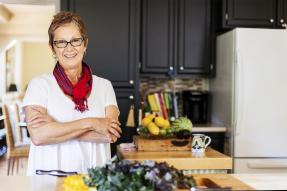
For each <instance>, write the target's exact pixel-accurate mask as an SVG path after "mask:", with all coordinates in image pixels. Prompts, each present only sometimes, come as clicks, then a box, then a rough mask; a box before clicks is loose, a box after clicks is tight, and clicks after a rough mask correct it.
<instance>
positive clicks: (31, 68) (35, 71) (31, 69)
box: [20, 42, 55, 92]
mask: <svg viewBox="0 0 287 191" xmlns="http://www.w3.org/2000/svg"><path fill="white" fill-rule="evenodd" d="M21 48H22V51H21V53H22V66H23V67H22V69H21V73H22V80H21V85H20V86H21V90H22V92H24V91H25V88H26V86H27V85H28V83H29V81H30V80H31V79H32V78H33V77H35V76H37V75H40V74H43V73H51V72H52V71H53V68H54V65H55V64H54V63H55V61H54V59H53V55H52V51H51V49H50V48H49V46H48V43H45V42H23V43H22V46H21Z"/></svg>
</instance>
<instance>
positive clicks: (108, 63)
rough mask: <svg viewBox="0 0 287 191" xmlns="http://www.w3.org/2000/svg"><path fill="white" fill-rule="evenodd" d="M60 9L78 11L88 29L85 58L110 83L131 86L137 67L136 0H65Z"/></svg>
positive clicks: (118, 85) (137, 25) (117, 85)
mask: <svg viewBox="0 0 287 191" xmlns="http://www.w3.org/2000/svg"><path fill="white" fill-rule="evenodd" d="M61 7H62V9H64V10H65V9H66V10H70V11H73V12H76V13H78V14H79V15H81V17H82V18H83V20H84V22H85V24H86V26H87V29H88V37H89V41H88V49H87V54H86V56H85V60H86V62H87V63H88V64H89V65H90V66H91V67H92V70H93V73H95V74H96V75H99V76H100V77H104V78H107V79H109V80H111V81H112V84H113V86H114V87H127V88H134V87H135V83H136V75H137V71H138V63H139V59H138V50H139V48H138V39H139V35H138V33H139V30H138V28H139V22H138V20H139V18H138V16H139V1H138V0H93V1H91V0H81V1H78V0H69V1H62V4H61Z"/></svg>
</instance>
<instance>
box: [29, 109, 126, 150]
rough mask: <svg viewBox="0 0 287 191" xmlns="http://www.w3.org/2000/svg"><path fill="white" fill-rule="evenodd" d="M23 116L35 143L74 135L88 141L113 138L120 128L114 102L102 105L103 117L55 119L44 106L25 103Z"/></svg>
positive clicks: (104, 140)
mask: <svg viewBox="0 0 287 191" xmlns="http://www.w3.org/2000/svg"><path fill="white" fill-rule="evenodd" d="M24 110H25V117H26V122H27V125H28V131H29V133H30V136H31V140H32V142H33V143H34V144H35V145H47V144H55V143H60V142H64V141H67V140H71V139H78V140H81V141H89V142H115V141H116V140H117V138H119V137H120V133H121V129H120V123H119V121H118V109H117V107H116V106H107V107H106V108H105V112H106V117H105V118H83V119H79V120H75V121H71V122H65V123H61V122H57V121H56V120H55V119H53V118H52V117H51V116H50V115H49V114H48V113H47V110H46V109H45V108H44V107H41V106H26V107H25V109H24Z"/></svg>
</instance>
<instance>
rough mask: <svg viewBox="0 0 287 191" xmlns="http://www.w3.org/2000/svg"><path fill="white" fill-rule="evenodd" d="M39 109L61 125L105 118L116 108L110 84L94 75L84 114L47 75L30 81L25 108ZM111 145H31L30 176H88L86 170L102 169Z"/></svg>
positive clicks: (64, 143) (28, 172)
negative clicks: (49, 172)
mask: <svg viewBox="0 0 287 191" xmlns="http://www.w3.org/2000/svg"><path fill="white" fill-rule="evenodd" d="M27 105H39V106H42V107H44V108H46V109H47V112H48V114H49V115H51V116H52V117H53V118H54V119H55V120H57V121H59V122H69V121H74V120H77V119H82V118H86V117H105V107H106V106H109V105H115V106H117V101H116V96H115V92H114V90H113V87H112V84H111V82H110V81H108V80H106V79H103V78H100V77H98V76H95V75H93V86H92V91H91V94H90V96H89V98H88V107H89V110H88V111H85V112H83V113H81V112H79V111H76V110H75V109H74V107H75V104H74V102H73V101H72V100H71V99H69V98H67V97H66V95H65V94H64V93H63V91H62V90H61V88H60V87H59V85H58V84H57V81H56V79H55V78H54V76H53V74H44V75H41V76H39V77H36V78H34V79H32V80H31V82H30V83H29V86H28V89H27V91H26V94H25V97H24V100H23V104H22V106H23V107H25V106H27ZM110 155H111V152H110V144H109V143H92V142H83V141H78V140H76V139H75V140H69V141H66V142H62V143H58V144H51V145H43V146H36V145H34V144H33V143H31V147H30V153H29V160H28V169H27V175H35V170H38V169H39V170H63V171H77V172H80V173H86V172H87V168H91V167H93V166H102V165H104V164H105V163H106V162H107V161H108V160H109V159H110V158H111V156H110Z"/></svg>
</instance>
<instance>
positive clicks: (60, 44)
mask: <svg viewBox="0 0 287 191" xmlns="http://www.w3.org/2000/svg"><path fill="white" fill-rule="evenodd" d="M83 41H84V39H83V38H74V39H72V40H70V41H66V40H55V41H54V42H53V44H54V45H55V46H56V47H57V48H66V47H67V46H68V44H71V46H73V47H76V46H81V45H82V43H83Z"/></svg>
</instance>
